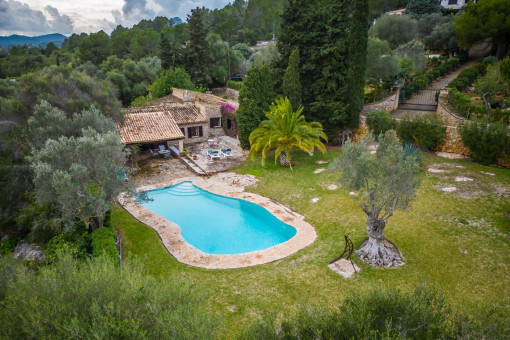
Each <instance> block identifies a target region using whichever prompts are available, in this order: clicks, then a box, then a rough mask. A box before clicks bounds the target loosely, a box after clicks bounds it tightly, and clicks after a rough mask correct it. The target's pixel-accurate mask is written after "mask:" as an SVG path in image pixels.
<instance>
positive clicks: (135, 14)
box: [0, 0, 230, 36]
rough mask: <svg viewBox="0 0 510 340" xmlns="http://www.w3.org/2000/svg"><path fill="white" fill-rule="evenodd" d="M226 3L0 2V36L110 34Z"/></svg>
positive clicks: (143, 0) (185, 0) (163, 0)
mask: <svg viewBox="0 0 510 340" xmlns="http://www.w3.org/2000/svg"><path fill="white" fill-rule="evenodd" d="M229 2H230V1H229V0H209V1H207V0H20V1H17V0H0V36H7V35H11V34H22V35H28V36H34V35H42V34H49V33H61V34H65V35H71V34H72V33H82V32H85V33H91V32H97V31H99V30H103V31H105V32H106V33H108V34H110V33H111V31H112V30H113V29H114V28H115V27H116V26H117V25H119V24H121V25H123V26H126V27H131V26H133V25H134V24H136V23H138V22H139V21H140V20H141V19H154V18H155V17H156V16H166V17H167V18H173V17H180V18H181V20H182V21H183V22H185V21H186V16H187V14H189V12H190V10H191V9H192V8H195V7H202V6H205V7H207V8H209V9H214V8H222V7H223V6H225V5H226V4H228V3H229Z"/></svg>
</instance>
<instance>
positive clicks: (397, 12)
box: [384, 8, 406, 15]
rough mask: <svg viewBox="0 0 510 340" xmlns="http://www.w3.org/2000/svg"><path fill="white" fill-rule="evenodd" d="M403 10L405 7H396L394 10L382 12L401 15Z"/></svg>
mask: <svg viewBox="0 0 510 340" xmlns="http://www.w3.org/2000/svg"><path fill="white" fill-rule="evenodd" d="M405 10H406V9H405V8H401V9H396V10H394V11H389V12H386V13H384V14H387V15H402V14H403V13H404V11H405Z"/></svg>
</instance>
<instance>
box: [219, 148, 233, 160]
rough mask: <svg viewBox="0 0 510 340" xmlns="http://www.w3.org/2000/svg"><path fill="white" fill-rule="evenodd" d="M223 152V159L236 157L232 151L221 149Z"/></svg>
mask: <svg viewBox="0 0 510 340" xmlns="http://www.w3.org/2000/svg"><path fill="white" fill-rule="evenodd" d="M220 152H221V155H222V156H223V157H225V158H226V157H234V154H233V153H232V149H230V148H228V149H221V150H220Z"/></svg>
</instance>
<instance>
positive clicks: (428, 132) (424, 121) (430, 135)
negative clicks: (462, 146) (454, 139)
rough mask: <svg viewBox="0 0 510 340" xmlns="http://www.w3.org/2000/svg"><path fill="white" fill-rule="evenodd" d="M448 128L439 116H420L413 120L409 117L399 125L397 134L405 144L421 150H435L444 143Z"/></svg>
mask: <svg viewBox="0 0 510 340" xmlns="http://www.w3.org/2000/svg"><path fill="white" fill-rule="evenodd" d="M445 133H446V126H445V125H444V124H443V122H442V121H441V119H440V118H439V116H437V115H435V114H432V115H419V116H415V117H414V118H413V119H411V117H409V115H407V116H406V117H404V119H403V120H401V121H400V122H399V123H398V125H397V134H398V136H399V137H400V139H401V140H402V142H404V143H411V144H415V145H417V146H419V147H420V148H421V149H429V150H430V149H433V148H434V147H436V146H437V145H438V144H439V143H441V142H442V141H443V138H444V135H445Z"/></svg>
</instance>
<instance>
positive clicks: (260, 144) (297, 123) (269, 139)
mask: <svg viewBox="0 0 510 340" xmlns="http://www.w3.org/2000/svg"><path fill="white" fill-rule="evenodd" d="M302 112H303V107H302V106H299V107H298V109H297V110H296V112H294V111H292V105H291V103H290V101H289V99H288V98H287V97H285V98H280V99H276V105H275V104H274V103H273V104H272V105H271V106H270V108H269V112H266V113H265V114H266V117H267V119H268V120H264V121H262V122H261V123H260V125H259V127H258V128H256V129H255V130H253V131H252V133H251V134H250V145H251V149H250V155H251V158H252V160H255V156H256V155H257V153H258V152H259V151H262V165H264V162H265V159H266V156H267V153H268V151H270V150H273V149H275V148H276V151H275V156H274V157H275V158H274V161H275V163H276V160H277V158H278V157H280V166H282V167H290V168H291V169H292V163H291V156H292V149H293V148H295V147H296V148H299V149H301V150H303V151H307V152H308V153H309V154H310V155H313V151H314V149H315V147H317V148H318V149H319V150H320V151H321V152H322V153H325V152H326V147H325V146H324V144H322V142H321V138H322V139H324V140H325V141H327V137H326V134H325V133H324V132H323V130H322V125H321V124H320V123H317V122H313V123H308V122H306V121H305V117H304V116H303V115H302Z"/></svg>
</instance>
